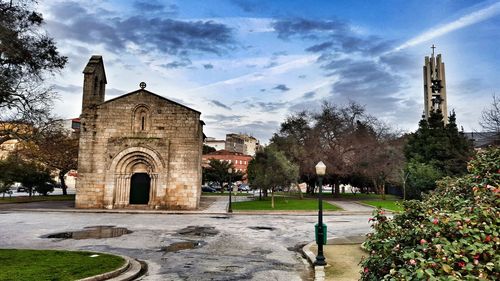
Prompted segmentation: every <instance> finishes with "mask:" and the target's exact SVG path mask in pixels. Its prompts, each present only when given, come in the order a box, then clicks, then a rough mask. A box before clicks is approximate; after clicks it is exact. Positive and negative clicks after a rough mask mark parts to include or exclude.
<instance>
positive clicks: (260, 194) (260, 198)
mask: <svg viewBox="0 0 500 281" xmlns="http://www.w3.org/2000/svg"><path fill="white" fill-rule="evenodd" d="M261 200H262V188H259V201H261Z"/></svg>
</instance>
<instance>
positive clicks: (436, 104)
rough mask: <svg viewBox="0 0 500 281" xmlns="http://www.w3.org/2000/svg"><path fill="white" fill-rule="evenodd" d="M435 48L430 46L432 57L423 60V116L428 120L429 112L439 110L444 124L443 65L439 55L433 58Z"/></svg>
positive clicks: (445, 103) (445, 112)
mask: <svg viewBox="0 0 500 281" xmlns="http://www.w3.org/2000/svg"><path fill="white" fill-rule="evenodd" d="M435 48H436V47H434V45H432V55H431V56H430V57H428V56H426V57H425V60H424V67H423V70H424V116H425V119H429V117H430V116H431V112H433V111H437V110H438V109H439V110H441V113H442V114H443V121H444V123H445V124H446V123H448V106H447V97H446V78H445V73H444V63H443V62H442V59H441V54H439V55H437V56H436V57H434V49H435Z"/></svg>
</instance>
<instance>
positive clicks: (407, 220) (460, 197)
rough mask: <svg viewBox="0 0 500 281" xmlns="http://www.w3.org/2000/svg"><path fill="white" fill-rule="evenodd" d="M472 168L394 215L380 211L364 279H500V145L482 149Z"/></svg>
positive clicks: (370, 237) (407, 203)
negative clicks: (390, 215)
mask: <svg viewBox="0 0 500 281" xmlns="http://www.w3.org/2000/svg"><path fill="white" fill-rule="evenodd" d="M468 171H469V173H468V174H467V175H465V176H462V177H460V178H446V179H444V180H442V181H440V182H439V183H438V187H437V188H436V189H435V191H433V192H431V193H430V194H429V195H428V196H424V200H423V201H415V200H411V201H405V202H404V203H403V206H404V211H403V212H402V213H400V214H397V215H395V216H394V217H393V218H392V219H391V218H388V217H387V216H385V214H384V213H383V212H382V211H381V210H378V211H376V213H375V216H374V218H373V219H371V220H373V224H372V227H373V229H374V232H373V233H370V234H368V235H367V236H368V238H367V241H366V242H365V243H364V246H365V248H366V249H367V251H368V252H369V256H368V258H366V259H364V260H363V261H362V262H361V265H362V267H363V270H362V272H361V274H362V277H361V280H499V279H500V268H499V265H500V255H498V245H499V243H500V238H499V235H498V233H499V232H500V216H499V215H498V214H499V213H500V197H499V194H500V149H499V148H494V149H489V150H487V151H485V152H480V153H478V154H477V155H476V157H475V159H473V160H471V161H470V162H469V164H468Z"/></svg>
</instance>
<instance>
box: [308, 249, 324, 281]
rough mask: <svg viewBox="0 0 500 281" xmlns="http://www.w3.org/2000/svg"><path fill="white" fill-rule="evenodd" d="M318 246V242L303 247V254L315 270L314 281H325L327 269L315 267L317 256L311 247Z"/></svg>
mask: <svg viewBox="0 0 500 281" xmlns="http://www.w3.org/2000/svg"><path fill="white" fill-rule="evenodd" d="M314 244H316V242H314V241H313V242H311V243H309V244H307V245H305V246H304V247H302V253H303V254H304V256H305V257H306V258H307V260H308V261H309V263H310V264H311V265H312V266H313V268H314V281H324V280H325V267H324V266H315V265H314V261H315V260H316V256H315V255H314V253H313V252H312V251H311V246H312V245H314Z"/></svg>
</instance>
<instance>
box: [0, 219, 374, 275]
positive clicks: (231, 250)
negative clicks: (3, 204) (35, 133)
mask: <svg viewBox="0 0 500 281" xmlns="http://www.w3.org/2000/svg"><path fill="white" fill-rule="evenodd" d="M368 217H369V215H364V214H360V215H352V216H351V215H344V216H330V215H327V216H325V218H324V221H325V223H326V224H327V225H328V236H329V237H328V238H332V237H345V236H353V235H361V234H364V233H366V232H368V231H369V229H370V228H369V224H368ZM316 220H317V218H316V216H309V215H265V214H260V215H232V216H227V215H209V214H198V215H173V214H122V213H102V214H96V213H78V212H77V213H74V212H71V213H70V212H30V211H24V212H14V211H8V210H4V211H2V210H0V225H1V228H0V248H33V249H74V250H94V251H104V252H111V253H117V254H123V255H127V256H131V257H134V258H138V259H141V260H144V261H146V262H147V264H148V266H149V272H148V275H147V276H146V277H145V278H144V280H286V281H293V280H311V277H312V276H311V272H310V266H309V265H308V264H306V263H305V262H304V259H302V257H301V256H300V255H299V254H298V252H297V251H296V249H297V248H298V246H300V245H303V244H305V243H308V242H310V241H312V240H313V239H314V224H315V223H316ZM92 226H116V227H125V228H127V229H129V230H131V231H132V233H130V234H125V235H122V236H119V237H114V238H104V239H80V240H75V239H58V238H43V237H44V236H46V235H47V234H53V233H57V232H66V231H77V230H82V229H85V228H86V227H87V228H88V227H92ZM186 242H192V243H186ZM189 245H191V246H194V248H193V249H186V248H189V247H188V246H189Z"/></svg>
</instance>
